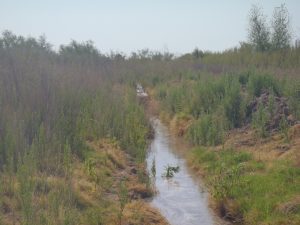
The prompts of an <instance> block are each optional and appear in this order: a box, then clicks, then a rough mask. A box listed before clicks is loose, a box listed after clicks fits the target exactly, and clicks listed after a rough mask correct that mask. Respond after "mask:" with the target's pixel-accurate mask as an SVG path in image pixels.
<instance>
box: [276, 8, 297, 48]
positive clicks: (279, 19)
mask: <svg viewBox="0 0 300 225" xmlns="http://www.w3.org/2000/svg"><path fill="white" fill-rule="evenodd" d="M271 28H272V48H273V49H284V48H288V47H289V46H290V43H291V38H292V35H291V28H290V18H289V12H288V10H287V7H286V6H285V4H282V5H281V6H279V7H276V8H275V9H274V12H273V18H272V21H271Z"/></svg>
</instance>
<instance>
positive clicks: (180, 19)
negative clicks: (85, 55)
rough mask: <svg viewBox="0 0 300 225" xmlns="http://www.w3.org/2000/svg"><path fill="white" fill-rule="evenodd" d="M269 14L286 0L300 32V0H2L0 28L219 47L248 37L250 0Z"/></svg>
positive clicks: (169, 46)
mask: <svg viewBox="0 0 300 225" xmlns="http://www.w3.org/2000/svg"><path fill="white" fill-rule="evenodd" d="M258 2H259V4H260V5H261V6H262V7H263V9H264V12H265V14H267V15H268V18H269V19H270V18H271V16H272V11H273V9H274V7H276V6H279V5H280V4H281V3H285V4H286V6H287V8H288V10H289V13H290V16H291V20H292V27H293V33H294V38H296V37H298V38H299V37H300V0H285V1H284V0H273V1H272V0H263V1H251V0H223V1H221V0H219V1H217V0H208V1H204V0H107V1H104V0H103V1H102V0H44V1H43V0H23V1H21V0H6V1H4V0H0V31H1V32H2V31H3V30H6V29H7V30H10V31H12V32H14V33H16V34H19V35H24V36H33V37H38V36H40V35H41V34H45V35H46V37H47V40H48V41H49V42H51V43H52V44H54V46H55V47H57V46H59V45H60V44H66V43H69V42H70V40H72V39H74V40H77V41H86V40H92V41H94V43H95V45H96V46H97V47H98V48H99V49H100V50H101V51H102V52H109V51H110V50H114V51H121V52H124V53H127V54H128V53H130V52H132V51H136V50H139V49H143V48H149V49H152V50H159V51H165V50H168V51H170V52H174V53H177V54H180V53H186V52H191V51H192V50H193V49H194V48H195V47H198V48H199V49H202V50H212V51H222V50H225V49H228V48H231V47H234V46H237V45H238V44H239V42H240V41H245V40H247V26H248V14H249V10H250V8H251V5H252V4H256V3H258Z"/></svg>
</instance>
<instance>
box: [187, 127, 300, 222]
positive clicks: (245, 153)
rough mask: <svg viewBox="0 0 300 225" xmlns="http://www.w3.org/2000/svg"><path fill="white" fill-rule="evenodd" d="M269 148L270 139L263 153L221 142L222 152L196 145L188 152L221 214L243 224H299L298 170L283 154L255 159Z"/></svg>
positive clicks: (296, 141) (295, 143) (296, 139)
mask: <svg viewBox="0 0 300 225" xmlns="http://www.w3.org/2000/svg"><path fill="white" fill-rule="evenodd" d="M298 129H299V127H298ZM298 133H299V132H298ZM232 138H235V140H239V139H238V136H233V137H232ZM299 139H300V136H299V134H298V136H297V137H294V138H293V139H292V141H291V142H292V143H293V144H291V145H293V147H292V148H293V149H294V150H295V152H294V154H297V155H298V156H299V147H300V145H299ZM282 141H283V139H280V140H279V141H278V142H282ZM272 144H273V141H272V140H271V141H269V142H268V143H265V144H264V145H265V146H264V147H266V148H265V152H264V151H262V149H255V148H261V147H262V146H263V145H260V144H257V145H256V146H255V147H251V148H249V147H248V146H242V145H240V146H239V147H236V148H234V149H233V148H229V146H226V144H225V146H226V147H225V148H224V149H223V148H222V147H221V146H219V147H217V148H205V147H196V148H195V149H194V150H193V151H192V152H191V153H190V154H189V161H190V164H191V165H192V166H193V167H194V168H195V169H196V170H198V171H201V172H202V175H203V177H204V178H205V180H206V181H207V184H208V186H209V188H210V190H211V193H212V196H213V197H214V199H215V203H216V205H215V207H216V209H217V211H218V212H219V213H220V214H221V215H222V216H225V217H227V218H228V219H230V220H232V221H235V222H237V223H241V222H243V223H244V224H299V222H300V195H299V194H300V168H299V166H297V165H296V160H295V158H293V157H291V156H294V154H289V153H288V152H287V153H283V154H277V156H274V155H273V156H272V157H265V158H264V157H260V153H262V154H261V155H263V154H264V153H265V154H268V152H266V151H272V150H273V151H276V149H274V148H273V149H271V148H272V147H271V145H272ZM267 145H268V146H269V147H270V148H268V147H267ZM292 151H293V150H292ZM296 151H297V152H296ZM277 152H278V150H277ZM284 154H287V156H284ZM298 159H299V158H298Z"/></svg>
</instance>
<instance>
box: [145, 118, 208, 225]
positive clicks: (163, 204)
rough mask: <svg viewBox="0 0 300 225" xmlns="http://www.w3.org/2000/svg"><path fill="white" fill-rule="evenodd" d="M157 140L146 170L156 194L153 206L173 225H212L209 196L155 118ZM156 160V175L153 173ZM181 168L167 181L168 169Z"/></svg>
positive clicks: (152, 145)
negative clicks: (170, 167) (172, 167)
mask: <svg viewBox="0 0 300 225" xmlns="http://www.w3.org/2000/svg"><path fill="white" fill-rule="evenodd" d="M151 122H152V124H153V128H154V130H155V137H154V139H153V141H152V143H151V145H150V149H149V152H148V156H147V169H148V172H149V174H152V182H153V185H154V186H155V188H156V190H157V194H156V195H155V196H154V198H153V199H152V202H151V204H152V205H153V206H154V207H156V208H158V209H159V210H160V211H161V213H162V214H163V215H164V216H165V218H166V219H167V220H168V221H169V223H170V224H171V225H202V224H203V225H210V224H214V220H213V215H212V213H211V211H210V209H209V208H208V202H207V193H206V192H205V191H204V190H203V189H202V188H201V187H200V186H199V184H198V183H199V182H197V181H196V180H195V179H194V178H193V176H192V174H191V173H190V172H189V170H188V168H187V166H186V163H185V159H184V158H183V157H182V155H181V154H180V153H179V151H180V149H176V145H174V144H173V142H172V138H171V136H170V133H169V131H168V129H167V128H166V127H165V126H164V125H163V124H162V123H161V122H160V121H159V120H158V119H152V121H151ZM153 161H154V165H155V168H156V173H154V174H153ZM168 165H170V166H174V167H177V166H179V171H178V172H177V173H174V176H173V177H171V178H166V177H165V176H164V175H165V172H166V167H167V166H168Z"/></svg>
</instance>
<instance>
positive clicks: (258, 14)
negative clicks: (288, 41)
mask: <svg viewBox="0 0 300 225" xmlns="http://www.w3.org/2000/svg"><path fill="white" fill-rule="evenodd" d="M248 38H249V41H250V43H251V44H252V45H253V46H254V47H255V49H256V50H258V51H267V50H268V49H269V48H270V31H269V27H268V26H267V23H266V16H265V15H264V14H263V12H262V9H261V8H260V7H258V6H257V5H253V6H252V8H251V10H250V13H249V29H248Z"/></svg>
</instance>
